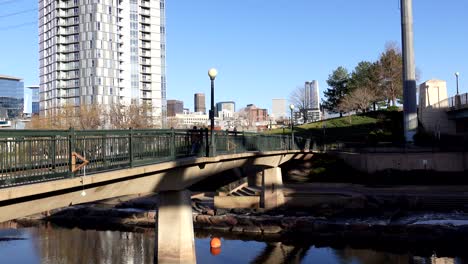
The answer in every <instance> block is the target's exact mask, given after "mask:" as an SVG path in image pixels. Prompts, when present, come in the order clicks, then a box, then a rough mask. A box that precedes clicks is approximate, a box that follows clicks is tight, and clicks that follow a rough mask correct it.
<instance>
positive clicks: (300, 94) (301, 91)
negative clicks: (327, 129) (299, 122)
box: [289, 86, 308, 123]
mask: <svg viewBox="0 0 468 264" xmlns="http://www.w3.org/2000/svg"><path fill="white" fill-rule="evenodd" d="M289 101H290V102H291V103H292V104H293V105H294V106H295V107H296V108H297V110H298V111H299V113H301V116H302V118H303V120H304V123H307V110H308V109H307V107H308V105H307V103H308V100H307V96H306V88H305V87H304V86H298V87H296V89H295V90H293V91H292V92H291V94H290V95H289Z"/></svg>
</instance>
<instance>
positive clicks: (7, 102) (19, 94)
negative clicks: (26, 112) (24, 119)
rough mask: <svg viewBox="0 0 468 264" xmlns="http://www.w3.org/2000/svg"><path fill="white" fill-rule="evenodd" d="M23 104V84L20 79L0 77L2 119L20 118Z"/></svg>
mask: <svg viewBox="0 0 468 264" xmlns="http://www.w3.org/2000/svg"><path fill="white" fill-rule="evenodd" d="M23 102H24V83H23V81H22V79H21V78H17V77H12V76H6V75H0V109H1V112H2V113H3V114H2V115H3V116H2V117H1V118H2V119H14V118H17V117H21V114H22V112H23Z"/></svg>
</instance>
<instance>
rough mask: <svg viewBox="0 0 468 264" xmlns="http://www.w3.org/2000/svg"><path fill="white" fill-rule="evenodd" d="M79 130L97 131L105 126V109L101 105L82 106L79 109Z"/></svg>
mask: <svg viewBox="0 0 468 264" xmlns="http://www.w3.org/2000/svg"><path fill="white" fill-rule="evenodd" d="M79 111H80V112H79V122H80V127H79V128H80V129H99V128H103V127H104V126H105V117H106V115H107V113H106V111H105V109H104V108H103V107H102V106H101V105H97V104H92V105H83V106H81V107H80V109H79Z"/></svg>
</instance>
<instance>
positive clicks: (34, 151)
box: [0, 129, 310, 188]
mask: <svg viewBox="0 0 468 264" xmlns="http://www.w3.org/2000/svg"><path fill="white" fill-rule="evenodd" d="M208 134H209V131H208V130H173V129H172V130H136V129H129V130H93V131H89V130H86V131H80V130H76V131H75V130H73V129H70V130H38V131H33V130H1V131H0V188H1V187H9V186H15V185H21V184H30V183H35V182H42V181H50V180H56V179H63V178H70V177H75V176H80V175H83V174H84V173H93V172H101V171H107V170H115V169H122V168H130V167H134V166H141V165H148V164H155V163H160V162H165V161H171V160H176V159H179V158H184V157H191V156H210V155H213V153H211V154H210V153H209V149H210V148H209V147H208V146H209V145H210V144H211V142H209V141H208V140H209V138H210V137H209V136H208ZM309 142H310V141H308V140H305V139H303V138H298V137H296V138H295V140H294V146H293V143H292V140H291V136H290V135H264V134H256V133H243V132H224V131H216V132H215V145H216V152H215V153H216V154H217V155H220V154H230V153H242V152H248V151H260V152H263V151H275V150H293V149H305V148H307V149H308V148H309V144H310V143H309ZM74 152H75V153H77V154H79V155H81V156H83V157H84V158H85V159H86V160H88V161H89V164H87V165H86V166H85V167H84V168H83V169H81V170H79V171H77V172H75V173H73V172H72V167H73V165H72V163H73V162H72V154H73V153H74ZM79 164H80V161H78V160H77V165H79Z"/></svg>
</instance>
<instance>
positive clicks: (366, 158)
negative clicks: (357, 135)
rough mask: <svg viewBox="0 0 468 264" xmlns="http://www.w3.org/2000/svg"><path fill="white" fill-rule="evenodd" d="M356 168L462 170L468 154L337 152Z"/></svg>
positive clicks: (368, 170) (465, 169) (467, 168)
mask: <svg viewBox="0 0 468 264" xmlns="http://www.w3.org/2000/svg"><path fill="white" fill-rule="evenodd" d="M336 155H337V156H338V157H339V158H341V159H343V160H344V161H345V162H346V163H347V164H349V165H350V166H351V167H353V168H354V169H357V170H359V171H362V172H367V173H374V172H377V171H383V170H388V169H394V170H400V171H411V170H432V171H437V172H462V171H467V170H468V154H466V153H462V152H453V153H342V152H341V153H336Z"/></svg>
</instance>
